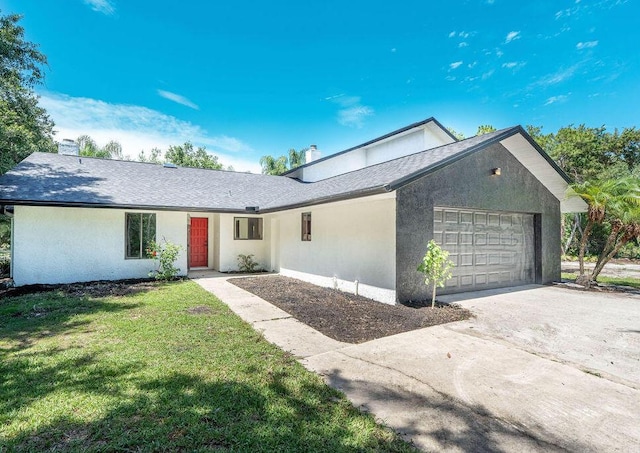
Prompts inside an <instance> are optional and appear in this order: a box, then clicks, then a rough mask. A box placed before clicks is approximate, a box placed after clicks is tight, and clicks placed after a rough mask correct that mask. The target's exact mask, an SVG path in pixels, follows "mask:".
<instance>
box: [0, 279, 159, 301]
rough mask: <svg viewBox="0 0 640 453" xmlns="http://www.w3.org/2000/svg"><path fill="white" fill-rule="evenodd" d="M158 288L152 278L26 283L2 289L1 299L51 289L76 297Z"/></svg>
mask: <svg viewBox="0 0 640 453" xmlns="http://www.w3.org/2000/svg"><path fill="white" fill-rule="evenodd" d="M157 288H158V283H157V281H155V280H150V279H129V280H116V281H109V280H103V281H95V282H86V283H71V284H60V285H26V286H19V287H17V288H15V287H9V288H5V289H0V299H1V298H5V297H16V296H23V295H26V294H35V293H42V292H50V291H61V292H63V293H64V294H66V295H68V296H74V297H108V296H126V295H129V294H136V293H139V292H142V291H150V290H154V289H157Z"/></svg>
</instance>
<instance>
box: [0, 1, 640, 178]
mask: <svg viewBox="0 0 640 453" xmlns="http://www.w3.org/2000/svg"><path fill="white" fill-rule="evenodd" d="M0 9H1V10H2V14H7V13H20V14H23V15H24V18H23V20H22V25H23V26H24V27H25V29H26V35H27V39H29V40H31V41H33V42H36V43H39V45H40V49H41V51H42V52H43V53H45V54H46V55H47V57H48V59H49V70H48V72H47V78H46V85H45V86H44V87H41V88H39V89H38V93H39V95H40V96H41V104H42V105H43V106H44V107H45V108H46V109H47V110H48V111H49V113H50V115H51V116H52V118H53V119H54V121H55V122H56V129H57V130H58V131H59V133H58V134H57V136H56V137H57V139H62V138H75V137H77V136H78V135H79V134H82V133H87V134H89V135H91V136H93V137H94V138H95V139H96V140H97V141H98V142H99V143H101V144H104V143H105V142H106V141H108V140H109V139H114V140H118V141H119V142H121V143H122V145H123V147H124V149H125V152H126V153H129V154H131V155H136V154H137V153H138V151H140V149H145V150H149V149H150V148H152V147H153V146H158V147H160V148H163V149H166V147H167V146H168V145H170V144H179V143H182V142H184V141H186V140H190V141H192V142H193V143H194V144H197V145H205V146H206V147H207V149H208V150H210V151H211V152H213V153H214V154H217V155H219V156H220V159H221V161H222V162H223V163H225V164H227V165H229V164H231V165H233V166H234V167H235V169H236V170H243V171H244V170H252V171H259V165H258V160H259V158H260V156H262V155H265V154H272V155H279V154H283V153H285V152H286V151H287V150H288V149H289V148H291V147H295V148H302V147H306V146H308V145H309V144H311V143H313V144H317V145H318V148H319V149H320V150H321V151H322V153H323V155H327V154H331V153H333V152H337V151H340V150H342V149H344V148H347V147H350V146H353V145H356V144H359V143H361V142H364V141H366V140H369V139H371V138H374V137H377V136H379V135H382V134H384V133H386V132H389V131H391V130H394V129H397V128H400V127H402V126H405V125H407V124H410V123H412V122H415V121H419V120H422V119H425V118H428V117H430V116H434V117H436V118H437V119H438V120H440V122H442V123H443V124H444V125H445V126H448V127H451V128H453V129H455V130H457V131H460V132H463V133H465V134H466V135H468V136H469V135H473V134H475V130H476V128H477V126H478V125H480V124H492V125H494V126H496V127H498V128H501V127H507V126H512V125H515V124H522V125H526V124H533V125H538V126H543V127H544V129H543V130H545V131H548V132H552V131H555V130H557V129H558V128H559V127H562V126H565V125H568V124H581V123H585V124H587V125H589V126H601V125H606V126H607V127H608V128H611V129H613V128H614V127H618V128H621V127H627V126H635V125H638V126H640V118H639V116H640V115H639V112H640V108H639V107H638V106H640V51H639V50H638V43H640V27H638V17H640V4H639V2H638V1H636V0H628V1H624V0H592V1H589V0H553V1H551V0H540V1H536V2H522V1H507V0H468V1H447V2H435V1H433V2H432V1H424V0H423V1H405V2H391V1H385V2H376V1H371V0H368V1H360V0H356V1H344V0H343V1H335V0H324V1H321V2H301V1H299V0H297V1H274V2H261V1H252V0H247V1H244V2H220V1H209V2H203V1H188V0H187V1H181V2H176V1H168V0H154V1H145V0H126V1H125V0H47V1H43V0H0Z"/></svg>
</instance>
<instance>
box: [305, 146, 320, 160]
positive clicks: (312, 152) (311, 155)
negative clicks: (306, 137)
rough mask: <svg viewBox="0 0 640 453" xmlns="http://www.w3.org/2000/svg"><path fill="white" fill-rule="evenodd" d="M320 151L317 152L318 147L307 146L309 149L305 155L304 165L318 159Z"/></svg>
mask: <svg viewBox="0 0 640 453" xmlns="http://www.w3.org/2000/svg"><path fill="white" fill-rule="evenodd" d="M320 154H321V153H320V151H318V147H317V146H316V145H309V149H308V150H307V152H306V153H305V156H304V162H305V163H306V164H308V163H310V162H313V161H314V160H318V159H320Z"/></svg>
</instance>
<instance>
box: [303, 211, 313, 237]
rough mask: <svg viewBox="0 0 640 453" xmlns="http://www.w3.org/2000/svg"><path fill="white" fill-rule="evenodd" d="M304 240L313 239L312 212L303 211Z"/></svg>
mask: <svg viewBox="0 0 640 453" xmlns="http://www.w3.org/2000/svg"><path fill="white" fill-rule="evenodd" d="M302 240H303V241H310V240H311V213H310V212H303V213H302Z"/></svg>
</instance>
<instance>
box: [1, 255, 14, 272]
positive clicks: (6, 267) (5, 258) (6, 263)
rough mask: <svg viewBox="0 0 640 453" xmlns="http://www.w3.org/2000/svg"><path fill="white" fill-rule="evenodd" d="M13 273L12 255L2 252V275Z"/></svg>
mask: <svg viewBox="0 0 640 453" xmlns="http://www.w3.org/2000/svg"><path fill="white" fill-rule="evenodd" d="M10 273H11V256H10V255H8V254H2V253H0V277H8V276H9V274H10Z"/></svg>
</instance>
